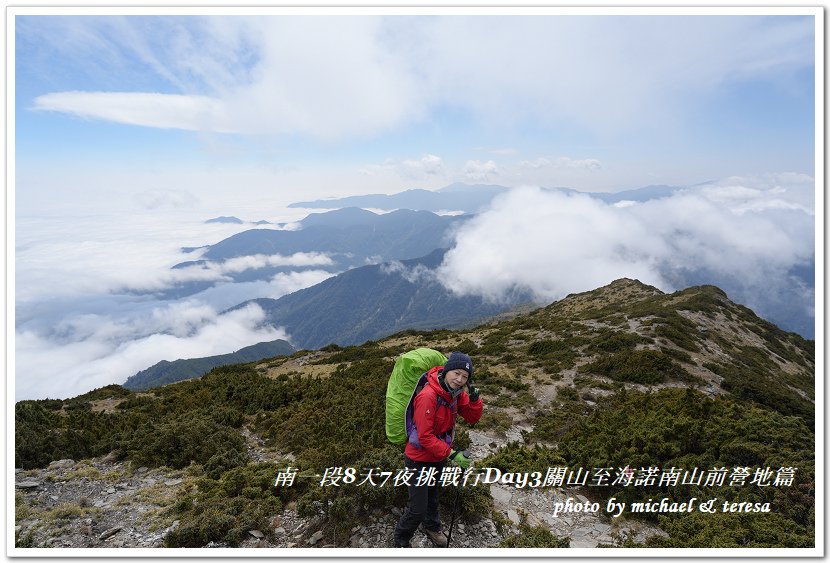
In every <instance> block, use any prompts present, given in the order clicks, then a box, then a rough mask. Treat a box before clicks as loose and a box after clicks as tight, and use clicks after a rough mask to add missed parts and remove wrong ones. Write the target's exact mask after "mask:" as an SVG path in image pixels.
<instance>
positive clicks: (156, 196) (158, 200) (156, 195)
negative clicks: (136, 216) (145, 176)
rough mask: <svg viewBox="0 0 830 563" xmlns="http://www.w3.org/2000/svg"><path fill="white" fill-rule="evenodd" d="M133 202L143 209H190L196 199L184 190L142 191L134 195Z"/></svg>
mask: <svg viewBox="0 0 830 563" xmlns="http://www.w3.org/2000/svg"><path fill="white" fill-rule="evenodd" d="M134 197H135V200H136V201H137V202H138V204H139V205H141V207H143V208H144V209H159V208H162V207H172V208H176V207H190V206H192V205H193V204H194V203H196V202H197V201H199V200H198V198H197V197H196V196H194V195H193V194H192V193H190V192H188V191H186V190H162V189H156V190H144V191H142V192H139V193H137V194H135V196H134Z"/></svg>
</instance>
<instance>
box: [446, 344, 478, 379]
mask: <svg viewBox="0 0 830 563" xmlns="http://www.w3.org/2000/svg"><path fill="white" fill-rule="evenodd" d="M454 369H463V370H464V371H466V372H467V373H468V374H469V377H468V378H467V383H469V382H471V381H472V380H473V360H471V359H470V356H468V355H467V354H464V353H462V352H453V353H452V354H450V357H449V359H448V360H447V363H446V364H444V373H447V372H448V371H452V370H454Z"/></svg>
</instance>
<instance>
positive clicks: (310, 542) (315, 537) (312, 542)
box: [308, 530, 323, 545]
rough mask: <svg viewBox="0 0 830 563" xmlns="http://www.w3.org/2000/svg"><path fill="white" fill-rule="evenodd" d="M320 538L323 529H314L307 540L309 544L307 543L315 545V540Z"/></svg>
mask: <svg viewBox="0 0 830 563" xmlns="http://www.w3.org/2000/svg"><path fill="white" fill-rule="evenodd" d="M321 539H323V531H322V530H317V531H316V532H314V534H313V535H312V536H311V537H310V538H309V540H308V544H309V545H317V542H319V541H320V540H321Z"/></svg>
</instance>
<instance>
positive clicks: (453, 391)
mask: <svg viewBox="0 0 830 563" xmlns="http://www.w3.org/2000/svg"><path fill="white" fill-rule="evenodd" d="M472 380H473V361H472V360H471V359H470V357H469V356H468V355H467V354H462V353H461V352H453V353H452V354H450V357H449V358H448V359H447V362H446V363H445V364H444V365H443V366H437V367H434V368H432V369H431V370H429V372H428V373H427V384H426V385H425V386H424V388H423V389H422V390H421V392H420V393H418V395H417V396H416V397H415V411H414V417H413V418H414V421H415V429H416V432H413V434H412V435H411V436H410V439H409V441H408V443H407V444H406V450H405V451H404V454H405V457H406V460H405V465H406V467H408V468H410V469H414V470H415V472H416V473H415V475H414V477H413V479H412V481H411V484H410V485H409V504H408V505H407V507H406V510H405V511H404V513H403V515H402V516H401V519H400V521H399V522H398V525H397V526H396V527H395V547H411V546H410V545H409V541H410V540H411V539H412V536H413V535H414V534H415V532H416V530H417V529H418V525H419V524H421V523H423V529H424V532H425V533H426V535H427V537H429V539H430V540H431V541H432V543H433V544H435V545H436V546H438V547H447V536H445V535H444V534H443V533H442V532H441V520H440V517H439V514H438V489H439V485H438V484H437V483H436V484H435V485H434V486H431V487H428V486H426V485H422V486H417V485H416V484H415V483H416V482H417V479H418V474H419V473H420V472H421V470H422V468H426V467H435V468H436V471H437V472H438V474H440V472H441V469H442V468H443V467H444V466H445V465H446V464H447V460H448V459H450V460H452V461H454V462H455V463H457V464H458V465H459V466H461V467H462V468H463V469H467V468H468V467H469V466H470V460H469V459H468V458H467V457H466V456H464V454H463V453H462V452H459V451H456V450H454V449H453V448H452V440H453V436H454V428H455V419H456V417H457V416H458V414H461V416H463V417H464V419H465V420H466V421H467V422H469V423H470V424H474V423H476V422H478V420H479V419H480V418H481V413H482V410H483V409H484V404H483V403H482V401H481V398H479V390H478V389H477V388H476V387H473V386H472ZM465 386H466V387H467V388H468V389H469V391H465V390H464V388H465Z"/></svg>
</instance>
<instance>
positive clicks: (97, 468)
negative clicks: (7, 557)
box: [15, 457, 662, 548]
mask: <svg viewBox="0 0 830 563" xmlns="http://www.w3.org/2000/svg"><path fill="white" fill-rule="evenodd" d="M192 479H193V478H192V477H191V476H189V475H188V473H187V471H186V470H178V471H177V470H170V469H166V468H161V469H148V468H146V467H139V468H137V469H134V470H133V469H131V468H130V467H129V465H128V464H125V463H123V462H119V461H117V460H115V459H114V458H112V457H103V458H96V459H92V460H83V461H78V462H76V461H73V460H68V459H67V460H60V461H56V462H53V463H52V464H50V465H49V467H48V468H45V469H35V470H30V471H22V470H16V471H15V488H16V494H15V497H16V498H15V515H16V516H15V533H16V537H17V538H18V539H17V545H18V546H19V547H60V548H96V547H141V548H148V547H163V542H164V536H165V534H167V533H168V532H169V531H170V530H173V529H175V528H176V527H177V526H178V525H179V522H178V521H176V520H172V519H171V518H170V517H168V516H165V509H166V508H167V507H169V506H171V505H172V504H173V503H174V502H175V498H176V495H177V493H178V492H179V490H180V489H181V488H183V487H189V486H192ZM491 494H492V496H493V499H494V503H495V506H496V508H497V509H498V511H499V512H500V513H502V514H504V515H505V516H506V517H507V522H508V523H507V524H506V525H503V526H502V529H501V530H499V528H498V527H497V526H496V523H495V522H493V520H491V519H489V518H485V519H482V520H480V521H479V522H476V523H469V522H468V523H464V522H458V521H457V522H456V523H455V526H454V529H453V539H452V547H459V548H470V547H497V546H498V545H499V543H500V542H501V541H502V540H503V539H505V538H506V537H508V536H509V535H512V534H516V533H518V532H519V528H518V523H519V521H520V518H521V517H522V516H524V518H525V519H526V521H527V523H528V524H530V525H531V526H537V525H543V526H545V527H547V528H549V529H550V530H551V531H552V532H553V533H554V534H555V535H556V536H559V537H563V536H565V537H568V538H570V540H571V547H573V548H579V547H585V548H591V547H596V546H597V545H599V544H613V543H614V541H615V537H618V536H620V535H628V534H630V535H632V536H633V537H635V539H637V540H643V539H645V538H646V537H648V536H650V535H653V534H660V533H662V532H661V531H660V530H659V529H656V528H653V527H650V526H647V525H644V524H643V523H642V522H638V521H631V520H624V519H611V518H608V517H607V516H604V515H601V514H598V515H594V514H567V515H561V516H558V517H554V516H553V513H552V506H553V503H554V502H556V501H558V500H565V499H566V498H568V497H571V498H574V500H575V501H579V502H583V501H584V500H585V498H584V497H580V496H579V495H578V494H576V493H575V492H574V491H566V490H561V489H517V488H514V487H511V486H506V485H492V486H491ZM402 508H403V507H393V508H392V509H391V510H390V511H388V512H382V511H375V512H374V513H372V514H371V515H370V517H369V520H368V521H367V523H365V524H364V525H362V526H356V527H354V528H352V529H351V530H342V531H340V530H338V531H337V537H334V536H333V535H332V533H331V532H324V531H323V523H324V522H323V519H322V518H321V517H318V518H305V519H304V518H299V517H298V516H297V513H296V511H295V510H294V508H293V507H292V506H291V505H289V506H288V507H287V508H286V509H285V510H284V511H283V512H282V513H281V514H275V515H274V516H273V518H271V521H270V528H271V529H270V530H250V531H249V532H248V534H249V538H248V539H247V540H245V541H244V542H243V543H242V547H249V548H272V547H273V548H293V547H334V546H335V545H337V546H344V545H348V546H349V547H354V548H374V547H391V545H392V532H393V530H394V527H395V524H396V522H397V520H398V518H399V517H400V514H401V512H400V511H401V509H402ZM444 520H445V529H446V527H448V525H449V517H448V515H444ZM412 545H413V547H423V548H429V547H432V545H431V543H430V541H429V540H428V539H427V537H426V536H425V535H423V534H421V533H418V534H416V536H415V538H414V539H413V541H412ZM205 547H227V546H225V545H218V544H213V545H207V546H205Z"/></svg>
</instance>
